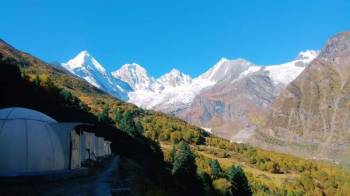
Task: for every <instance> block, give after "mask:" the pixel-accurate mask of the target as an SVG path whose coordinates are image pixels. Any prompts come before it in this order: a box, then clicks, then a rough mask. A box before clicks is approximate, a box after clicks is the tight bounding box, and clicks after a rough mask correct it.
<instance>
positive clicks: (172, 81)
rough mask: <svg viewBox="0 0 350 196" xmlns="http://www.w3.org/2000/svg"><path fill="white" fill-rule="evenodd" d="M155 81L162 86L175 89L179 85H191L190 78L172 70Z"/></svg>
mask: <svg viewBox="0 0 350 196" xmlns="http://www.w3.org/2000/svg"><path fill="white" fill-rule="evenodd" d="M157 81H158V82H160V83H161V84H163V85H164V86H172V87H177V86H181V85H187V84H191V83H192V78H191V77H190V76H189V75H186V74H184V73H182V72H180V71H179V70H177V69H172V70H171V71H170V72H169V73H166V74H164V75H163V76H161V77H160V78H159V79H158V80H157Z"/></svg>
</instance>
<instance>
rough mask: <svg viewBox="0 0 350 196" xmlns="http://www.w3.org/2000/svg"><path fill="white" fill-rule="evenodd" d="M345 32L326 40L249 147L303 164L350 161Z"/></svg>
mask: <svg viewBox="0 0 350 196" xmlns="http://www.w3.org/2000/svg"><path fill="white" fill-rule="evenodd" d="M349 73H350V32H346V33H341V34H339V35H337V36H335V37H333V38H331V39H330V40H329V41H328V42H327V44H326V46H325V47H324V48H323V49H322V51H321V53H320V55H319V56H318V57H317V58H316V59H315V60H313V61H312V62H311V64H310V65H309V66H308V67H307V68H306V69H305V70H304V71H303V72H302V73H301V75H299V77H297V78H296V79H295V80H294V81H293V82H292V83H291V84H289V85H288V87H287V88H286V89H285V90H284V91H283V92H282V93H281V95H280V96H279V97H278V98H277V100H276V102H275V103H274V104H273V107H272V112H271V114H270V116H269V118H268V121H267V124H266V126H265V127H263V128H260V129H258V130H257V133H256V135H255V136H254V137H253V139H252V140H251V141H250V142H251V143H252V144H255V145H259V146H262V147H265V148H269V149H271V150H279V151H282V152H287V153H293V154H296V155H302V156H305V157H308V158H320V159H331V160H336V161H341V162H348V161H349V160H350V156H349V155H350V77H349Z"/></svg>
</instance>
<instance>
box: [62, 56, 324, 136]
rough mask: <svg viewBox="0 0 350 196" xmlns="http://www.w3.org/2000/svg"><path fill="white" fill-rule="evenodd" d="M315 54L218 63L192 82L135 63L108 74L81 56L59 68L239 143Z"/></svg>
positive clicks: (180, 75) (174, 72) (179, 74)
mask: <svg viewBox="0 0 350 196" xmlns="http://www.w3.org/2000/svg"><path fill="white" fill-rule="evenodd" d="M317 55H318V51H314V50H307V51H304V52H300V53H299V55H298V56H297V58H296V59H294V60H292V61H290V62H287V63H283V64H278V65H268V66H261V65H255V64H254V63H252V62H249V61H247V60H245V59H234V60H229V59H226V58H221V59H220V60H219V61H218V62H217V63H216V64H215V65H213V67H211V68H210V69H209V70H207V71H206V72H204V73H203V74H201V75H199V76H198V77H195V78H191V77H190V76H189V75H186V74H184V73H182V72H181V71H179V70H177V69H172V70H171V71H170V72H169V73H166V74H164V75H162V76H161V77H159V78H157V79H156V78H154V77H152V76H150V75H149V74H148V73H147V70H146V69H145V68H143V67H142V66H141V65H138V64H136V63H132V64H124V65H122V66H121V68H120V69H118V70H116V71H113V72H111V73H108V72H107V71H106V69H105V68H104V67H103V66H102V65H101V64H100V63H98V61H97V60H96V59H95V58H94V57H92V56H91V55H90V54H89V53H88V52H87V51H82V52H80V53H79V54H78V55H77V56H76V57H74V58H73V59H71V60H69V61H68V62H66V63H62V64H61V65H62V67H64V68H65V69H67V70H68V71H69V72H71V73H72V74H74V75H76V76H78V77H80V78H82V79H84V80H86V81H87V82H89V83H90V84H92V85H94V86H95V87H97V88H99V89H101V90H102V91H105V92H107V93H109V94H111V95H112V96H114V97H116V98H119V99H122V100H124V101H128V102H130V103H134V104H136V105H137V106H139V107H142V108H145V109H152V110H156V111H161V112H165V113H168V114H172V115H175V116H177V117H180V118H182V119H184V120H186V121H188V122H190V123H193V124H195V125H197V126H200V127H202V128H204V129H206V130H208V131H210V132H212V133H214V134H216V135H219V136H222V137H225V138H228V139H231V140H233V141H236V142H243V141H244V140H245V139H246V138H247V137H250V135H251V134H250V133H251V132H252V130H253V129H255V127H256V126H257V125H258V124H259V123H260V122H259V121H261V120H260V119H261V116H265V114H267V111H268V110H269V107H270V106H271V104H272V103H273V102H274V100H275V99H276V98H277V96H278V95H279V93H280V92H281V90H283V89H284V88H285V87H286V85H288V84H289V83H290V82H291V81H293V80H294V79H295V78H296V77H297V76H298V75H299V74H300V73H301V72H302V71H303V70H304V69H305V67H306V66H307V65H308V64H309V63H310V62H311V61H312V60H313V59H314V58H315V57H316V56H317Z"/></svg>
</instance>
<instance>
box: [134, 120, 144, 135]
mask: <svg viewBox="0 0 350 196" xmlns="http://www.w3.org/2000/svg"><path fill="white" fill-rule="evenodd" d="M135 128H136V131H137V132H138V134H142V133H143V131H144V129H143V126H142V124H141V122H140V120H137V121H136V122H135Z"/></svg>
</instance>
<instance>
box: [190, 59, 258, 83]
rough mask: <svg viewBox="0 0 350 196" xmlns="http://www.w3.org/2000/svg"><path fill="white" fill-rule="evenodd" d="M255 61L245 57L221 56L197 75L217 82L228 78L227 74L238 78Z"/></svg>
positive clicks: (200, 78)
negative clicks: (232, 58) (230, 57)
mask: <svg viewBox="0 0 350 196" xmlns="http://www.w3.org/2000/svg"><path fill="white" fill-rule="evenodd" d="M250 66H253V63H251V62H249V61H247V60H245V59H235V60H229V59H226V58H221V59H220V60H219V62H217V63H216V64H215V65H214V66H213V67H212V68H210V69H209V70H208V71H206V72H205V73H203V74H202V75H200V76H199V77H197V79H198V80H206V81H209V82H212V83H216V82H218V81H220V80H223V79H227V76H230V77H231V78H230V79H232V78H237V77H238V76H239V75H240V74H241V73H242V72H243V71H245V70H247V69H248V68H249V67H250Z"/></svg>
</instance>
